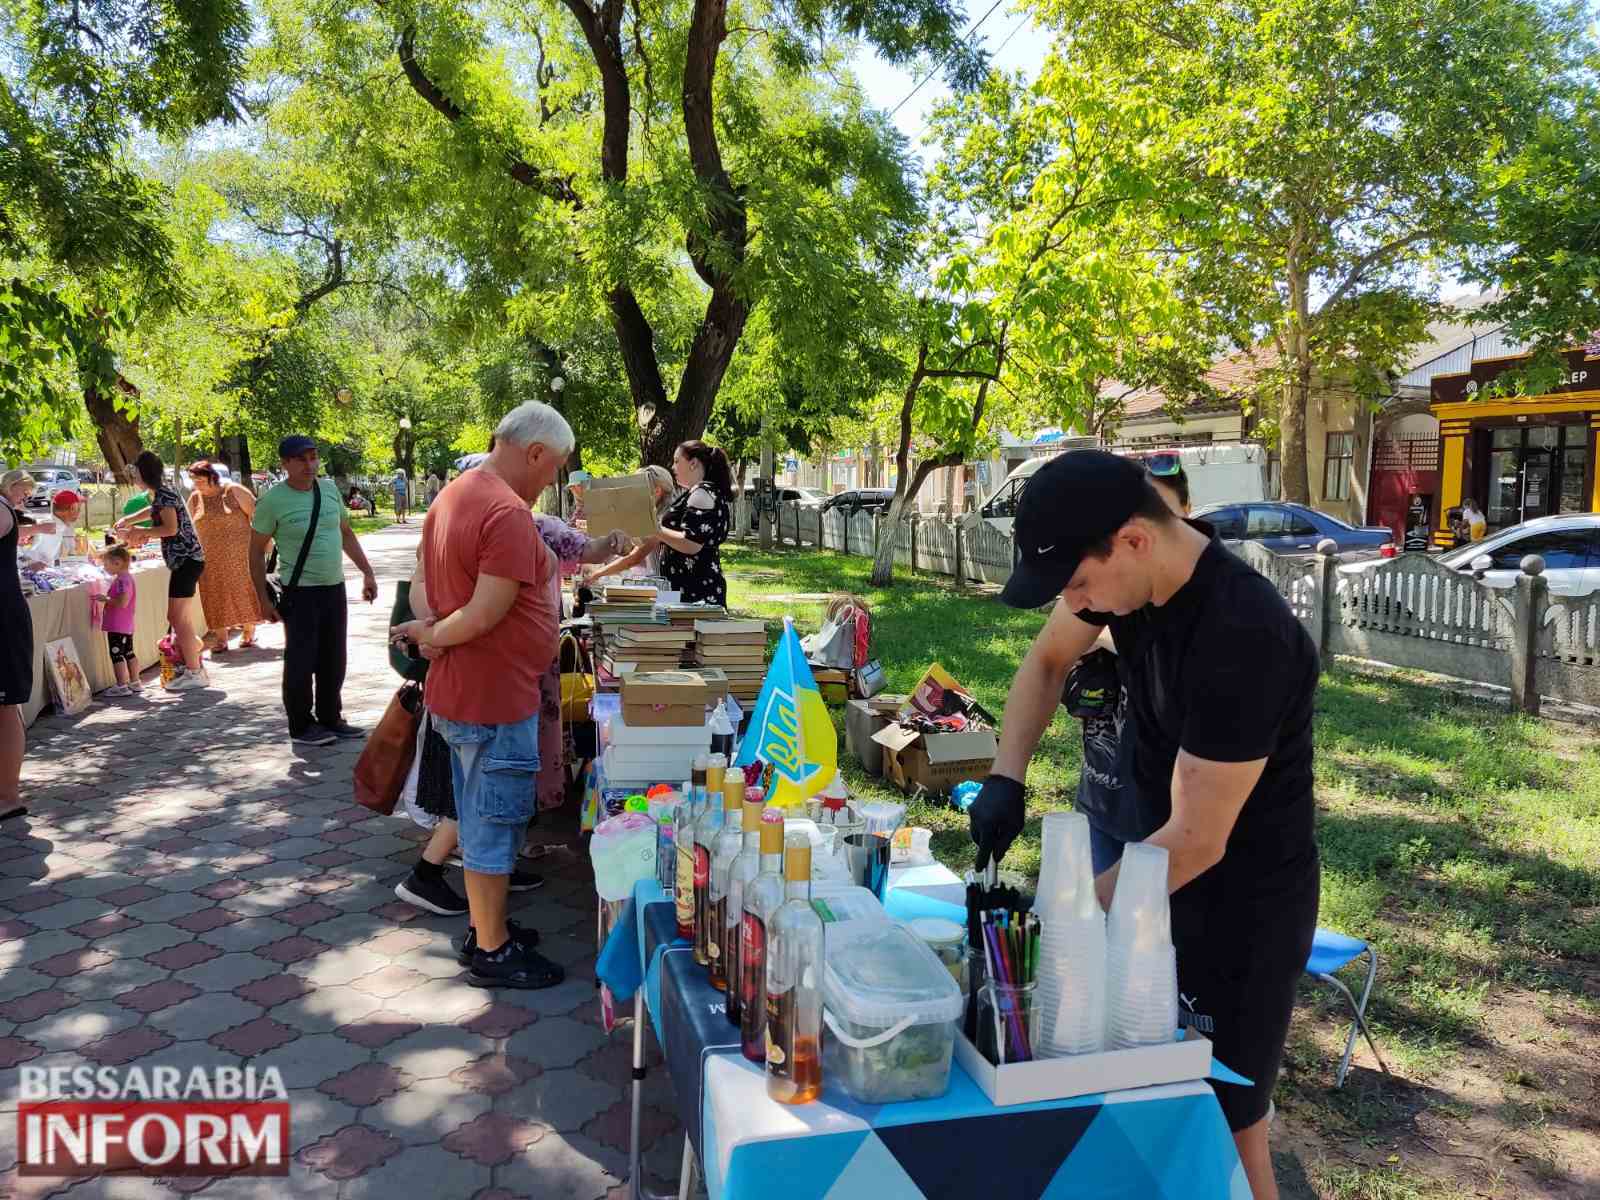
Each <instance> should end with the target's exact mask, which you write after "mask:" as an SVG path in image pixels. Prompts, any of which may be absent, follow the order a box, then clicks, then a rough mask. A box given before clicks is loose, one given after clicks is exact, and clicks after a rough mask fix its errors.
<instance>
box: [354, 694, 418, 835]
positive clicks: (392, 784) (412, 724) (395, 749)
mask: <svg viewBox="0 0 1600 1200" xmlns="http://www.w3.org/2000/svg"><path fill="white" fill-rule="evenodd" d="M421 723H422V688H421V687H419V686H418V685H417V684H415V683H406V684H402V685H401V687H400V690H399V691H398V692H396V693H395V694H394V698H393V699H392V700H390V701H389V707H388V708H386V709H384V711H383V717H382V719H380V720H379V721H378V725H377V728H375V729H374V730H373V731H372V732H371V733H370V734H368V735H367V744H366V746H365V747H364V748H363V749H362V751H361V757H360V758H358V759H357V760H356V772H355V793H356V803H357V804H359V805H361V807H363V808H370V809H371V810H372V811H373V812H375V813H381V814H382V815H383V816H386V817H387V816H390V815H392V814H393V813H394V806H395V804H396V803H398V802H399V800H400V793H401V792H402V791H404V790H405V786H406V776H408V775H410V774H411V760H412V759H413V758H414V757H416V753H417V727H418V726H419V725H420V724H421Z"/></svg>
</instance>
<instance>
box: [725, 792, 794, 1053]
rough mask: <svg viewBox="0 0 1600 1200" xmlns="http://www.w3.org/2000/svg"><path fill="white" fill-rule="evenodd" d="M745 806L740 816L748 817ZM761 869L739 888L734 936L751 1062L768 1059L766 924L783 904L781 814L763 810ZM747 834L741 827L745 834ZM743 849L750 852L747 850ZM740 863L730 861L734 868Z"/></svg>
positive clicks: (743, 1043)
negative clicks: (739, 916)
mask: <svg viewBox="0 0 1600 1200" xmlns="http://www.w3.org/2000/svg"><path fill="white" fill-rule="evenodd" d="M749 813H750V809H749V807H748V806H747V807H746V808H745V820H746V821H747V822H748V821H749V820H750V816H749ZM759 824H760V826H761V829H760V832H759V833H758V834H757V836H758V837H759V838H760V839H761V842H760V854H761V870H760V872H759V873H758V874H757V875H756V877H755V878H754V879H753V880H751V881H750V883H748V884H747V885H746V886H745V889H744V921H743V927H742V929H741V930H740V936H739V979H740V981H741V986H740V989H739V1048H740V1049H741V1050H743V1051H744V1056H745V1057H746V1058H748V1059H749V1060H750V1061H751V1062H757V1063H764V1062H766V1061H767V923H768V922H769V921H771V920H772V914H773V913H775V912H777V911H778V906H779V905H781V904H782V903H783V814H782V813H781V812H779V811H778V810H777V809H775V808H771V809H765V810H764V811H763V812H762V814H761V817H760V818H759ZM749 836H750V834H749V831H748V830H746V833H745V837H746V838H748V837H749ZM745 853H747V854H748V853H749V851H746V852H745ZM742 863H743V855H741V856H740V861H739V862H738V863H735V864H734V870H735V871H738V870H739V867H740V866H741V864H742Z"/></svg>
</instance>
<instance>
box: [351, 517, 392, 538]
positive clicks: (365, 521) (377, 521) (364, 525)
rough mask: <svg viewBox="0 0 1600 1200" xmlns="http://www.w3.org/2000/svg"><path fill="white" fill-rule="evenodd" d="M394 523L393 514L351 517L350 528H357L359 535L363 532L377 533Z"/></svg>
mask: <svg viewBox="0 0 1600 1200" xmlns="http://www.w3.org/2000/svg"><path fill="white" fill-rule="evenodd" d="M393 524H394V517H392V516H388V517H384V516H377V517H351V518H350V528H351V529H353V530H355V531H356V533H357V534H358V535H359V534H363V533H376V532H378V530H380V529H387V528H389V526H391V525H393Z"/></svg>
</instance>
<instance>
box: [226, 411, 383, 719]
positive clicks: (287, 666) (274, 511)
mask: <svg viewBox="0 0 1600 1200" xmlns="http://www.w3.org/2000/svg"><path fill="white" fill-rule="evenodd" d="M278 458H279V460H280V461H281V462H282V464H283V469H284V472H285V473H286V474H287V476H288V478H286V479H285V480H284V481H283V482H282V483H280V484H277V485H276V486H275V487H272V488H269V489H267V492H266V494H265V495H263V496H262V497H261V498H260V499H259V500H257V501H256V512H255V516H254V517H253V518H251V521H250V529H251V534H250V578H251V581H252V582H253V583H254V584H255V588H256V597H257V599H258V600H259V601H260V604H261V615H262V616H263V617H265V618H266V620H268V621H274V622H275V621H280V620H281V621H282V622H283V636H284V650H283V706H284V708H285V710H287V712H288V715H289V737H290V739H291V740H293V741H296V742H300V743H302V744H305V745H310V746H326V745H328V744H329V743H330V742H332V741H334V739H336V738H341V737H360V736H361V735H362V733H363V732H364V731H363V730H361V729H357V728H356V727H355V726H354V725H347V724H345V721H344V716H343V705H342V700H341V696H340V693H341V692H342V691H343V689H344V672H345V636H346V629H347V626H348V623H349V614H348V608H347V603H348V602H347V600H346V597H345V590H344V562H343V559H342V557H341V554H343V555H348V556H349V557H350V561H351V562H353V563H354V564H355V565H356V567H357V568H358V569H359V570H360V571H361V576H362V583H361V598H362V599H363V600H365V601H367V602H368V603H369V604H370V603H371V602H372V601H374V600H376V599H377V598H378V580H377V577H376V576H375V575H373V573H372V567H371V565H370V564H369V563H368V562H367V556H366V552H365V551H363V550H362V549H361V543H360V542H359V541H357V540H356V535H355V531H354V530H352V529H351V528H350V521H349V519H348V518H347V517H346V515H345V507H344V501H343V499H342V498H341V497H340V495H339V488H338V485H337V484H335V483H334V482H333V481H332V480H331V479H321V478H319V477H318V476H317V469H318V467H319V466H320V463H319V460H318V457H317V444H316V442H314V441H312V440H311V439H310V438H308V437H305V436H304V435H301V434H292V435H290V436H289V437H286V438H284V439H283V441H281V442H279V443H278ZM313 488H315V489H317V490H318V491H320V493H321V495H322V503H321V507H320V509H319V511H318V512H317V523H316V527H315V529H312V528H311V511H312V508H313V507H314V503H315V500H316V495H315V494H314V493H313V491H312V489H313ZM308 530H310V536H311V544H310V547H309V548H306V535H307V531H308ZM273 540H276V541H277V543H278V578H279V579H280V580H281V581H282V588H281V593H280V596H279V599H278V602H277V604H276V605H274V604H273V602H272V597H271V595H270V593H269V592H268V590H267V544H268V543H269V542H271V541H273ZM302 549H304V550H305V563H304V565H303V567H302V568H301V571H300V574H299V577H298V579H297V578H296V577H295V564H296V563H298V562H299V561H300V555H301V551H302ZM313 684H314V685H315V694H313Z"/></svg>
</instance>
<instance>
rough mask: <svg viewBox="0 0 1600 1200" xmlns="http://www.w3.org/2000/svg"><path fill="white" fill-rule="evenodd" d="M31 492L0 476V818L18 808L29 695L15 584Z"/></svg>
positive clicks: (27, 483)
mask: <svg viewBox="0 0 1600 1200" xmlns="http://www.w3.org/2000/svg"><path fill="white" fill-rule="evenodd" d="M32 491H33V476H32V475H29V474H28V473H27V472H26V471H7V472H6V473H5V474H4V475H0V813H4V812H10V811H11V810H12V809H14V808H16V807H17V805H18V804H20V803H21V802H22V792H21V787H22V755H23V751H24V750H25V749H26V745H27V735H26V734H25V732H24V727H23V724H22V706H23V705H24V704H26V703H27V702H28V700H29V699H30V698H31V697H32V695H33V667H34V664H35V662H37V661H38V660H37V659H36V658H35V657H34V653H33V652H34V649H35V646H34V644H33V618H32V616H31V615H30V614H29V612H28V600H27V597H26V596H24V595H23V594H22V584H21V582H20V581H19V580H18V578H17V547H18V546H20V545H21V544H22V543H23V542H24V541H26V540H28V539H29V538H31V537H32V529H31V528H29V529H28V532H27V534H26V535H24V532H23V530H24V525H23V522H25V521H27V520H28V518H27V517H26V516H24V515H23V512H22V505H23V502H24V501H25V500H26V499H27V498H28V495H29V493H31V492H32Z"/></svg>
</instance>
